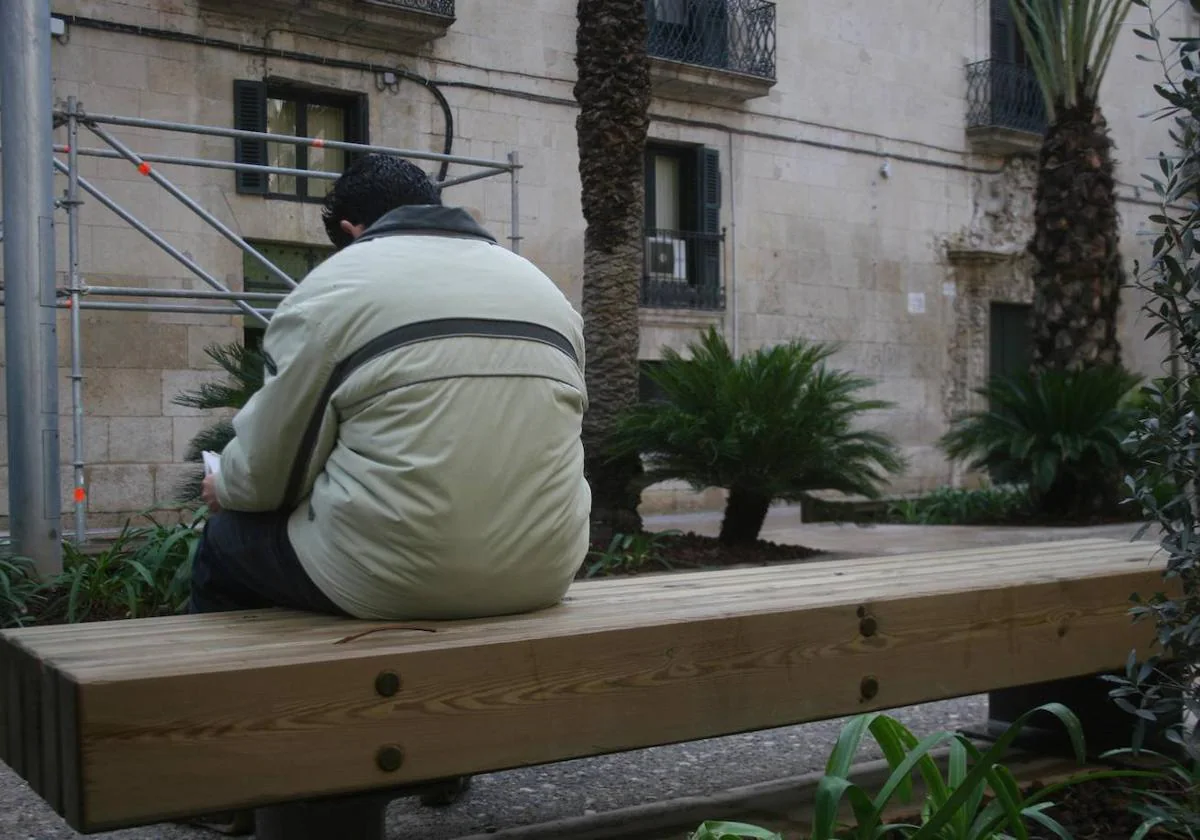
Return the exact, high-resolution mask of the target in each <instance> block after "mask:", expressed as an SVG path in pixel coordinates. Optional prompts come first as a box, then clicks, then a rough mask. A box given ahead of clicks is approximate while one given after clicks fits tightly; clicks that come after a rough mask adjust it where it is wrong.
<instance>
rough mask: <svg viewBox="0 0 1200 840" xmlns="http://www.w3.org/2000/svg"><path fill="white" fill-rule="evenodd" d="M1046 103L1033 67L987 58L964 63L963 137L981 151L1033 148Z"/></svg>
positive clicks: (1037, 143) (1039, 138)
mask: <svg viewBox="0 0 1200 840" xmlns="http://www.w3.org/2000/svg"><path fill="white" fill-rule="evenodd" d="M1045 132H1046V106H1045V99H1044V98H1043V96H1042V89H1041V87H1040V86H1039V85H1038V82H1037V78H1036V77H1035V76H1034V74H1033V70H1032V69H1031V68H1029V67H1025V66H1023V65H1020V64H1013V63H1011V62H1008V61H998V60H996V59H989V60H987V61H977V62H975V63H974V64H968V65H967V136H968V137H969V138H970V139H971V143H972V145H974V146H975V147H976V148H977V149H979V150H980V151H982V152H988V153H992V154H1011V153H1013V152H1032V151H1037V149H1038V148H1039V147H1040V146H1041V143H1042V135H1044V134H1045Z"/></svg>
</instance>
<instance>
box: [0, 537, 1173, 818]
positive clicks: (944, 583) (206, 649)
mask: <svg viewBox="0 0 1200 840" xmlns="http://www.w3.org/2000/svg"><path fill="white" fill-rule="evenodd" d="M1155 552H1156V546H1154V545H1152V544H1149V543H1127V542H1119V541H1112V540H1080V541H1071V542H1059V543H1048V544H1037V545H1023V546H1009V547H1001V548H982V549H974V550H964V551H950V552H940V553H925V554H911V555H906V556H895V557H887V558H868V559H861V560H830V561H818V562H809V563H801V564H795V565H786V566H770V567H755V568H738V569H730V570H725V571H710V572H696V573H686V574H671V575H656V576H650V577H639V578H627V579H609V580H599V581H593V582H587V583H580V584H579V585H577V586H575V587H574V588H573V589H572V590H571V592H570V594H569V597H568V599H567V601H566V602H565V603H564V604H563V605H561V606H559V607H555V608H553V609H550V610H547V611H544V612H541V613H537V614H533V615H525V616H516V617H509V618H497V619H488V620H479V621H463V622H447V623H429V622H415V623H380V622H355V621H349V620H339V619H334V618H326V617H319V616H309V615H301V614H296V613H288V612H282V611H263V612H253V613H231V614H225V615H209V616H182V617H176V618H162V619H143V620H138V621H119V622H110V623H103V624H89V625H83V626H60V627H43V628H26V629H19V630H12V631H8V632H5V633H3V634H2V635H0V675H2V681H3V683H2V690H0V758H2V759H3V760H4V761H5V762H6V763H7V764H8V765H9V766H10V767H12V768H13V769H14V770H15V771H16V772H17V773H19V774H20V775H21V776H23V777H24V778H25V779H27V780H28V781H29V783H30V784H31V785H32V786H33V788H34V790H36V791H37V793H38V794H39V795H40V796H42V797H43V798H44V799H45V800H46V801H47V802H48V803H50V805H52V806H53V807H54V808H55V809H56V810H57V811H58V812H59V813H60V814H62V815H63V816H64V817H65V818H66V820H67V822H68V823H70V825H71V826H73V827H74V828H76V829H77V830H79V831H82V832H85V833H91V832H96V831H102V830H108V829H114V828H118V827H126V826H133V825H138V824H146V823H153V822H158V821H164V820H170V819H178V818H183V817H187V816H194V815H198V814H204V813H211V812H215V811H224V810H227V809H239V808H251V807H254V808H260V809H261V810H260V811H259V820H260V828H259V837H260V838H261V840H273V839H275V838H283V837H286V838H288V840H292V838H316V837H323V836H328V837H349V836H354V837H359V838H371V837H382V828H381V825H382V812H383V807H384V805H385V804H386V802H387V801H388V800H389V799H392V798H395V797H396V796H398V795H401V794H403V793H408V792H411V790H412V788H413V786H419V785H421V784H422V783H428V782H431V781H435V780H442V779H447V778H450V777H455V776H459V775H468V774H478V773H486V772H490V771H497V770H504V769H508V768H514V767H521V766H528V765H536V764H542V763H548V762H555V761H561V760H565V759H572V758H578V757H583V756H595V755H601V754H605V753H611V752H617V751H622V750H631V749H637V748H641V747H650V746H656V745H662V744H669V743H675V742H681V741H689V740H695V739H701V738H707V737H713V736H719V735H727V734H732V733H738V732H746V731H750V730H757V729H765V728H769V727H776V726H782V725H786V724H796V723H802V722H807V721H815V720H821V719H825V718H830V717H836V716H842V715H848V714H854V713H858V712H862V711H866V710H869V709H883V708H892V707H897V706H904V705H909V704H913V703H920V702H925V701H933V700H938V699H943V698H949V697H956V696H963V695H969V694H975V693H981V692H987V691H992V690H998V689H1007V688H1010V687H1013V686H1023V685H1027V684H1031V683H1042V682H1045V681H1051V680H1062V679H1065V678H1071V677H1078V676H1081V675H1090V674H1097V673H1100V672H1105V671H1111V670H1113V669H1117V668H1120V667H1121V666H1122V665H1123V664H1124V662H1125V661H1126V659H1127V657H1128V655H1129V652H1130V650H1131V649H1132V648H1134V647H1138V648H1140V649H1144V648H1145V647H1146V645H1147V644H1148V642H1149V641H1150V639H1151V638H1152V628H1151V627H1150V626H1149V625H1133V624H1131V622H1130V619H1129V616H1128V606H1129V596H1130V595H1131V594H1132V593H1133V592H1135V591H1137V592H1142V593H1151V592H1154V591H1158V590H1159V589H1161V587H1162V583H1161V572H1162V568H1163V566H1162V563H1160V562H1159V561H1158V560H1157V559H1155V558H1154V555H1155ZM286 803H292V804H286ZM264 806H279V807H270V808H266V807H264ZM350 826H353V828H351V827H350Z"/></svg>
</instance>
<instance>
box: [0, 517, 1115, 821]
mask: <svg viewBox="0 0 1200 840" xmlns="http://www.w3.org/2000/svg"><path fill="white" fill-rule="evenodd" d="M647 524H648V526H649V527H652V528H655V529H658V530H664V529H670V528H678V529H681V530H694V531H696V532H699V533H715V529H716V527H717V524H718V523H717V521H716V519H715V518H714V517H713V516H711V515H697V514H691V515H687V516H678V517H659V518H655V519H654V520H652V521H650V522H648V523H647ZM1134 530H1135V528H1133V527H1129V526H1115V527H1105V528H1088V529H1061V528H1057V529H1051V528H959V527H938V528H926V527H914V526H893V525H885V526H873V527H857V526H838V525H830V524H817V525H802V524H800V522H799V517H798V514H797V513H796V511H794V510H789V509H781V510H776V511H772V514H771V516H770V518H769V519H768V521H767V525H766V528H765V530H764V534H763V536H764V537H765V538H767V539H771V540H775V541H777V542H782V543H795V544H801V545H808V546H811V547H813V548H819V549H824V550H826V551H831V552H834V553H836V554H846V555H867V554H900V553H905V552H911V551H926V550H938V549H949V548H954V547H957V546H966V545H1000V544H1011V543H1016V542H1038V541H1042V540H1058V539H1072V538H1082V537H1095V536H1105V537H1111V538H1116V539H1127V538H1128V537H1129V536H1130V535H1132V533H1133V532H1134ZM985 712H986V703H985V701H984V698H981V697H971V698H962V699H959V700H952V701H947V702H943V703H932V704H927V705H924V706H918V707H913V708H911V709H905V710H902V711H901V712H899V713H898V716H899V717H901V719H903V720H904V721H905V722H907V723H908V724H909V725H910V726H911V727H913V728H914V730H916V731H918V732H919V733H924V732H928V731H932V730H935V729H940V728H953V727H957V726H961V725H963V724H964V723H969V722H975V721H979V720H981V719H982V717H983V715H984V713H985ZM839 728H840V722H839V721H826V722H824V723H817V724H808V725H805V726H796V727H788V728H785V729H778V730H770V731H767V732H759V733H753V734H749V735H739V736H734V737H731V738H718V739H713V740H709V741H700V742H695V743H691V744H682V745H678V746H673V747H663V748H658V749H653V750H641V751H637V752H633V753H625V754H621V755H615V756H609V757H605V758H595V759H585V760H580V761H572V762H566V763H563V764H558V765H553V766H550V767H545V768H534V769H528V770H521V771H514V772H509V773H497V774H494V775H491V776H484V777H481V778H479V779H477V780H476V782H475V786H474V789H473V790H472V792H471V794H470V796H469V797H467V798H466V799H465V800H464V801H462V802H460V803H459V804H458V805H456V806H454V807H452V808H449V809H445V810H432V809H427V808H421V807H418V806H417V805H416V804H415V803H411V802H398V803H396V804H395V805H393V806H392V808H391V810H390V812H389V815H388V825H389V837H391V838H394V839H395V840H402V839H403V840H414V838H422V840H454V839H455V838H460V837H464V836H469V835H477V834H482V833H486V832H490V831H495V830H497V829H504V828H510V827H515V826H521V825H532V824H536V823H540V822H545V821H548V820H553V819H560V818H564V817H573V816H580V815H583V814H587V813H592V812H598V811H609V810H613V809H617V808H623V807H628V806H631V805H637V804H641V803H646V802H655V801H661V800H664V799H669V798H672V797H678V796H695V795H703V794H709V793H716V792H719V791H722V790H726V789H728V788H732V787H738V786H742V785H748V784H753V783H756V782H764V781H769V780H773V779H778V778H782V777H786V776H791V775H797V774H801V773H805V772H810V771H813V770H818V769H819V768H820V767H821V766H822V765H823V763H824V761H825V758H826V756H827V755H828V752H829V750H830V748H831V746H832V744H833V742H834V740H835V739H836V737H837V732H838V730H839ZM80 836H81V835H77V834H76V833H75V832H73V831H71V830H70V829H68V828H67V827H66V826H65V825H64V824H63V822H62V821H61V820H60V819H59V818H58V817H57V815H55V814H54V813H53V812H52V811H50V810H49V809H48V808H47V807H46V806H45V805H44V804H43V803H42V802H41V801H40V800H39V799H38V798H37V796H36V795H34V794H33V793H32V792H31V791H30V790H29V788H28V787H27V786H25V784H24V783H23V782H22V781H21V780H20V779H18V778H17V777H16V776H15V775H14V774H12V773H11V772H10V771H9V770H8V769H7V768H5V767H3V766H2V765H0V838H2V840H10V838H12V840H17V838H19V839H20V840H66V839H67V838H76V837H80ZM92 836H94V837H103V838H111V840H200V838H212V837H215V836H216V835H211V834H208V833H206V832H203V831H200V830H196V829H189V828H182V827H178V826H155V827H151V828H146V829H137V830H130V831H120V832H114V833H112V834H102V835H92Z"/></svg>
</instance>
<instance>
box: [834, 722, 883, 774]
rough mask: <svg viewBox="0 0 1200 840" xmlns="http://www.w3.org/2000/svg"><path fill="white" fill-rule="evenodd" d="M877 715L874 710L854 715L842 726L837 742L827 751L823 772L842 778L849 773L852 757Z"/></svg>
mask: <svg viewBox="0 0 1200 840" xmlns="http://www.w3.org/2000/svg"><path fill="white" fill-rule="evenodd" d="M878 717H879V714H878V713H876V712H872V713H870V714H865V715H856V716H855V717H853V718H851V719H850V720H849V722H847V723H846V725H845V726H843V727H842V731H841V732H839V733H838V739H837V742H836V743H835V744H834V746H833V750H832V751H831V752H830V753H829V760H828V761H826V762H825V772H826V773H827V774H828V775H830V776H841V777H842V778H845V777H847V776H849V775H850V768H851V767H852V766H854V759H855V757H856V756H857V755H858V749H859V747H860V746H861V744H862V740H863V738H864V737H865V736H866V734H867V732H868V730H869V729H870V727H871V724H872V723H874V722H875V719H876V718H878Z"/></svg>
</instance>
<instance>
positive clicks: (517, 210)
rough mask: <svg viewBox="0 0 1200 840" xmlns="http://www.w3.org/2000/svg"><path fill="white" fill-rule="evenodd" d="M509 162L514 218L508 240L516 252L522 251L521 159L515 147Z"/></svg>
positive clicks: (509, 155) (510, 154) (509, 226)
mask: <svg viewBox="0 0 1200 840" xmlns="http://www.w3.org/2000/svg"><path fill="white" fill-rule="evenodd" d="M508 162H509V164H510V165H511V167H512V168H510V169H509V170H508V183H509V187H510V189H511V190H512V209H511V211H510V212H511V213H512V219H510V220H509V223H508V241H509V246H510V247H511V248H512V252H513V253H514V254H519V253H521V204H520V195H521V193H520V187H521V176H520V174H519V173H520V171H521V160H520V158H519V157H518V156H517V152H516V150H515V149H514V150H513V151H511V152H509V153H508Z"/></svg>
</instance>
